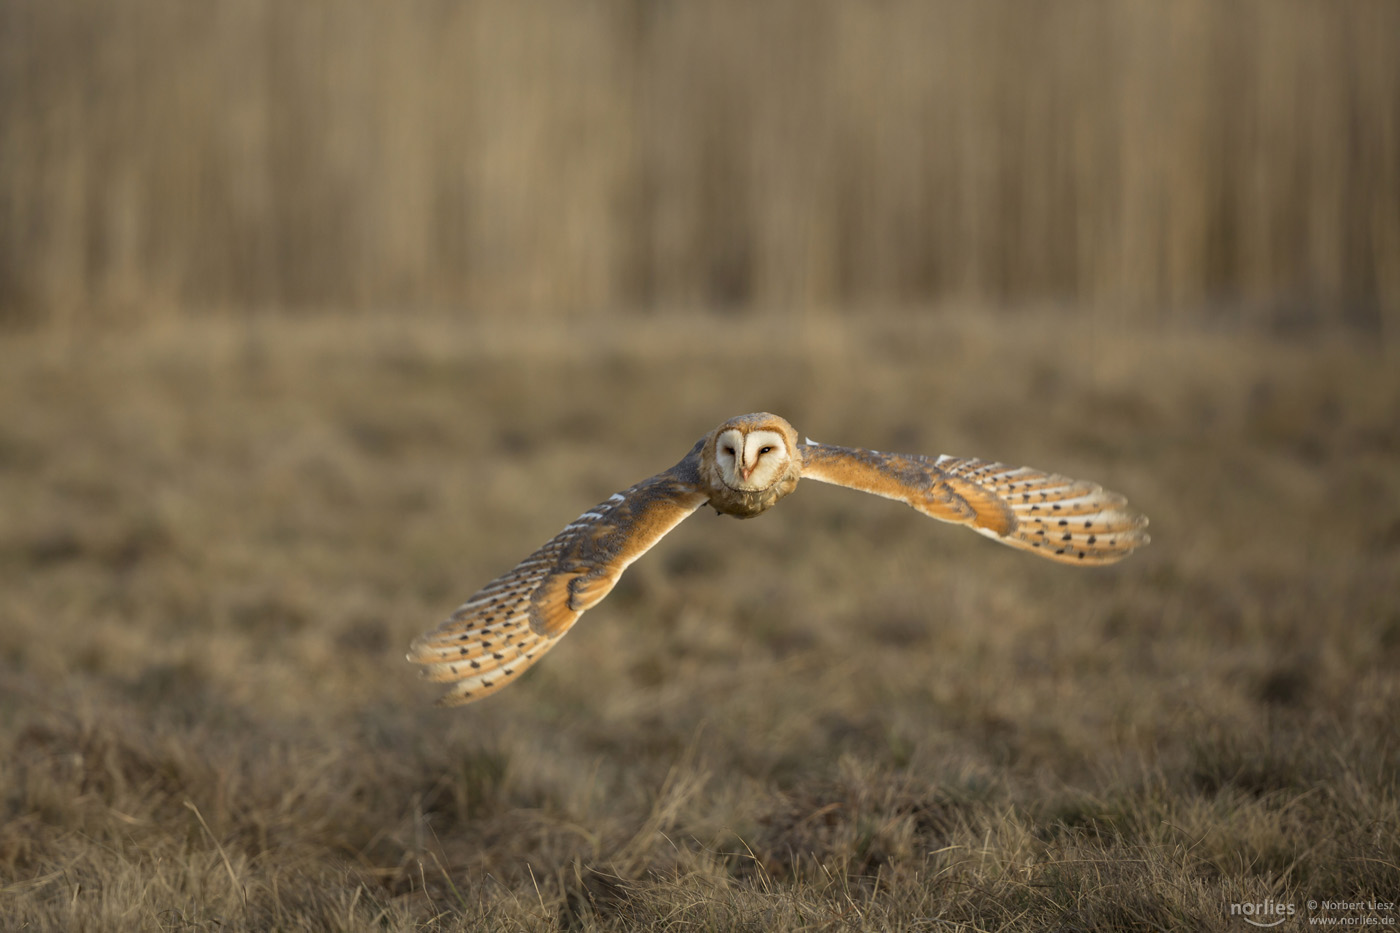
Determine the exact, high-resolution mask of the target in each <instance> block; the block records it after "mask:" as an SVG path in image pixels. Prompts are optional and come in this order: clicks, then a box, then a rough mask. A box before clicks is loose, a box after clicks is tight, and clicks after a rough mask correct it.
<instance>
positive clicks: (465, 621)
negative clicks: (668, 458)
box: [408, 444, 709, 706]
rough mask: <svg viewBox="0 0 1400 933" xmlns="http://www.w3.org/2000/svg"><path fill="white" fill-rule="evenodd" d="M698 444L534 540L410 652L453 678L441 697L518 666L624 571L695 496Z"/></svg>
mask: <svg viewBox="0 0 1400 933" xmlns="http://www.w3.org/2000/svg"><path fill="white" fill-rule="evenodd" d="M699 450H700V445H698V444H697V445H696V447H695V449H693V450H692V451H691V452H690V454H689V455H687V457H686V458H685V459H684V460H682V461H681V462H680V463H678V464H676V465H675V466H674V467H672V468H671V469H669V470H667V471H666V472H664V473H659V474H657V475H656V476H653V477H651V478H650V479H646V480H643V481H642V482H640V483H637V484H636V485H635V486H632V487H631V488H630V489H627V490H625V491H624V492H620V493H616V494H614V495H613V496H611V497H610V498H609V499H608V500H607V501H606V502H602V503H599V504H598V505H596V506H594V507H593V508H591V509H589V510H588V511H587V512H584V513H583V514H582V515H580V516H579V517H578V518H577V519H575V520H574V521H572V522H570V523H569V524H568V525H566V526H564V530H563V531H561V532H559V534H557V535H555V536H554V537H553V538H550V539H549V540H548V541H546V542H545V543H544V545H542V546H541V547H540V549H539V550H537V551H535V553H533V554H531V555H530V556H529V557H527V558H525V559H524V560H523V561H521V562H520V563H519V564H517V565H516V566H515V568H514V569H513V570H511V571H510V572H509V573H506V574H504V575H502V576H500V577H497V578H496V579H495V580H492V581H491V582H490V583H488V584H486V585H485V586H484V587H482V588H481V589H480V590H479V591H478V592H477V593H476V594H475V595H473V596H472V597H471V599H469V600H467V601H466V602H465V603H463V604H462V605H461V606H460V607H458V609H457V610H456V611H455V612H453V613H452V615H451V616H449V617H448V619H447V620H446V621H445V622H443V623H442V625H440V626H439V627H438V628H437V629H435V630H434V631H431V632H428V633H427V634H424V635H421V636H419V637H418V638H417V639H416V640H415V641H414V642H413V644H412V645H411V646H410V648H409V653H408V660H410V661H413V662H415V663H418V664H422V665H424V666H425V667H424V670H423V676H424V677H426V678H428V679H429V680H434V681H440V682H443V683H449V682H451V683H453V686H452V688H451V690H449V691H448V692H447V693H446V694H445V695H444V696H443V697H442V698H441V699H440V700H439V701H438V703H439V705H442V706H456V705H459V704H462V703H470V702H472V701H474V700H479V699H481V698H482V697H485V696H488V695H490V694H492V693H495V692H496V691H497V690H499V689H501V688H502V687H504V686H505V685H506V684H508V683H510V682H511V681H513V680H514V679H515V678H516V677H518V676H520V674H522V673H523V672H524V671H525V670H526V669H527V668H529V667H530V666H531V665H533V664H534V663H535V662H536V661H538V660H539V658H540V655H542V654H544V653H545V652H546V651H548V650H549V649H550V648H552V647H553V646H554V644H555V642H557V641H558V640H559V639H560V638H562V637H563V636H564V633H565V632H567V631H568V630H569V628H570V627H571V626H572V625H573V624H574V622H576V621H578V618H579V616H581V615H583V613H584V612H585V611H586V610H588V609H590V608H592V607H593V606H594V605H596V604H597V603H598V601H599V600H601V599H602V598H603V597H604V596H606V595H608V593H609V592H610V591H611V590H612V588H613V586H614V585H615V584H616V583H617V581H618V578H619V577H621V576H622V571H624V570H625V569H627V566H628V565H629V564H631V563H632V562H633V561H634V560H636V559H637V558H638V557H641V556H642V555H643V554H645V553H646V552H647V551H648V550H650V549H651V547H652V545H654V544H656V542H657V541H659V540H660V539H661V537H662V536H663V535H665V534H666V532H668V531H670V530H671V529H672V528H674V527H675V526H676V525H678V524H679V523H680V522H681V521H682V520H683V519H684V518H686V517H687V516H688V515H690V514H691V513H692V512H694V511H695V510H696V509H698V508H699V507H700V506H701V505H703V504H704V503H705V502H706V501H707V500H708V499H709V496H708V495H707V494H705V493H704V492H702V491H701V490H700V483H699V472H698V469H699V467H698V464H699Z"/></svg>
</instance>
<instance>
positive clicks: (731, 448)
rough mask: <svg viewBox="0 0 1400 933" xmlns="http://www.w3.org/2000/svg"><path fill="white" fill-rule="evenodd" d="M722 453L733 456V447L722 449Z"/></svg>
mask: <svg viewBox="0 0 1400 933" xmlns="http://www.w3.org/2000/svg"><path fill="white" fill-rule="evenodd" d="M724 452H725V453H727V454H729V456H731V457H732V456H734V448H733V447H726V448H724Z"/></svg>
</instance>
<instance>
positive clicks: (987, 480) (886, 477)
mask: <svg viewBox="0 0 1400 933" xmlns="http://www.w3.org/2000/svg"><path fill="white" fill-rule="evenodd" d="M801 450H802V453H803V465H802V476H803V478H806V479H815V480H819V481H821V482H824V483H834V484H836V485H838V486H849V487H850V488H852V489H859V490H862V491H864V492H869V493H874V494H875V495H879V496H884V497H886V498H889V499H897V500H899V501H901V502H905V503H907V504H908V505H910V506H912V507H914V508H915V509H918V510H919V511H920V512H923V513H924V514H925V515H928V516H930V517H932V518H937V519H939V520H941V521H945V522H954V523H956V524H961V525H968V526H970V527H971V528H972V529H973V530H975V531H977V532H979V533H981V534H984V535H986V536H987V537H989V538H993V539H995V540H997V541H1000V542H1001V543H1003V544H1007V545H1010V546H1011V547H1015V548H1021V549H1023V550H1027V551H1031V552H1033V553H1036V554H1039V555H1041V556H1042V557H1048V558H1050V559H1051V560H1057V561H1061V562H1063V563H1068V564H1111V563H1114V562H1115V561H1119V560H1122V559H1123V558H1124V557H1127V556H1128V555H1129V554H1131V553H1132V552H1133V550H1134V549H1136V548H1139V547H1142V546H1143V545H1145V544H1147V543H1148V541H1149V540H1150V539H1149V538H1148V536H1147V532H1146V531H1144V530H1143V529H1144V528H1146V527H1147V517H1146V516H1144V515H1142V514H1141V513H1139V512H1137V511H1135V510H1133V509H1132V508H1131V507H1129V506H1128V505H1127V500H1126V499H1124V498H1123V497H1122V496H1120V495H1119V494H1118V493H1115V492H1108V491H1107V490H1105V489H1103V488H1102V487H1100V486H1098V485H1096V484H1094V483H1089V482H1085V481H1083V480H1074V479H1070V478H1069V477H1066V476H1059V475H1056V474H1053V473H1043V472H1041V471H1039V470H1033V469H1031V468H1030V467H1012V466H1007V465H1006V464H1003V463H993V462H991V461H988V460H976V459H972V458H967V457H946V456H945V457H938V458H929V457H920V456H916V455H908V454H887V453H880V452H879V451H873V450H861V449H859V448H851V447H834V446H830V445H827V444H807V445H804V446H803V447H802V448H801Z"/></svg>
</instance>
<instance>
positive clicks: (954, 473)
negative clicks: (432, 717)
mask: <svg viewBox="0 0 1400 933" xmlns="http://www.w3.org/2000/svg"><path fill="white" fill-rule="evenodd" d="M804 478H805V479H815V480H819V481H821V482H823V483H834V484H835V485H837V486H849V487H850V488H852V489H859V490H861V491H862V492H872V493H875V494H876V495H878V496H884V497H885V498H887V499H897V500H899V501H900V502H904V503H906V504H908V505H910V506H913V507H914V508H916V509H918V510H919V511H920V512H923V513H924V514H925V515H927V516H929V517H931V518H936V519H939V520H940V521H945V522H954V523H956V524H959V525H967V526H968V527H970V528H971V529H972V530H973V531H976V532H979V533H981V534H984V535H986V536H987V537H989V538H992V539H994V540H997V541H1000V542H1001V543H1002V544H1008V545H1010V546H1011V547H1014V548H1020V549H1022V550H1025V551H1030V552H1031V553H1032V554H1039V555H1040V556H1042V557H1048V558H1049V559H1051V560H1055V561H1059V562H1061V563H1065V564H1111V563H1113V562H1115V561H1118V560H1122V559H1123V558H1124V557H1127V556H1128V555H1129V554H1131V553H1132V552H1133V550H1134V549H1135V548H1139V547H1142V546H1143V545H1145V544H1147V542H1148V537H1147V533H1146V532H1145V531H1143V529H1144V528H1145V527H1146V526H1147V517H1146V516H1144V515H1142V514H1141V513H1139V512H1136V511H1134V510H1132V509H1131V508H1129V507H1128V506H1127V503H1126V500H1125V499H1124V498H1123V497H1122V496H1120V495H1118V494H1117V493H1114V492H1107V491H1105V490H1104V489H1103V488H1102V487H1100V486H1097V485H1095V484H1094V483H1087V482H1082V481H1080V480H1073V479H1069V478H1068V477H1064V476H1056V475H1054V474H1052V473H1042V472H1040V471H1039V470H1032V469H1030V468H1029V467H1009V466H1006V465H1005V464H1002V463H992V462H990V461H987V460H973V459H970V458H965V457H948V456H941V457H937V458H934V459H930V458H928V457H921V456H918V455H910V454H887V453H880V452H879V451H874V450H861V449H859V448H855V447H833V446H830V445H827V444H818V443H815V442H814V441H812V440H810V439H808V440H805V441H802V442H801V443H799V442H798V439H797V432H796V431H795V430H793V427H792V425H790V424H788V423H787V422H786V421H785V420H783V419H782V418H779V417H778V416H777V415H770V414H768V413H767V412H759V413H757V414H752V415H740V416H739V417H737V418H731V419H729V420H728V421H726V422H725V423H724V424H722V425H720V426H719V427H717V428H715V429H714V430H713V431H712V432H710V433H709V434H708V435H706V436H705V437H702V438H701V439H700V440H699V441H697V442H696V444H695V446H694V447H692V448H691V449H690V453H688V454H686V455H685V457H684V458H683V459H682V460H681V462H680V463H677V464H676V465H675V466H673V467H671V468H670V469H669V470H666V471H665V472H663V473H658V474H657V475H655V476H653V477H651V478H650V479H644V480H642V481H641V482H640V483H637V484H636V485H635V486H632V487H631V488H630V489H626V490H624V491H622V492H619V493H615V494H614V495H612V496H610V497H609V498H608V500H607V501H606V502H603V503H600V504H599V505H596V506H594V507H593V508H591V509H589V510H588V511H587V512H584V513H583V514H582V515H580V516H579V517H578V518H577V519H575V520H574V521H572V522H570V523H569V524H567V525H565V526H564V530H563V531H561V532H559V534H557V535H555V536H554V537H553V538H551V539H549V540H548V541H546V542H545V543H544V545H543V546H542V547H540V549H539V550H537V551H535V553H533V554H531V555H530V556H529V557H527V558H525V559H524V560H523V561H521V562H520V563H519V564H518V565H516V567H515V569H514V570H511V571H510V572H509V573H506V574H505V575H504V576H501V577H497V578H496V579H495V580H492V581H491V582H490V583H488V584H486V586H484V587H482V588H481V589H480V590H479V591H478V592H477V593H476V595H475V596H473V597H472V598H471V599H469V600H467V601H466V602H465V603H464V604H463V605H462V606H461V607H459V608H458V609H457V611H456V612H454V613H452V615H451V616H450V617H449V618H448V619H447V621H445V622H443V623H442V625H440V626H439V627H438V628H437V629H435V630H434V631H431V632H428V633H426V634H424V635H421V636H419V637H418V638H417V639H416V640H415V641H414V642H413V645H412V646H411V648H410V651H409V654H408V660H410V661H413V662H414V663H417V664H422V665H424V671H423V674H424V676H426V677H427V678H428V679H429V680H434V681H440V682H443V683H451V684H452V687H451V689H450V690H449V691H448V692H447V693H446V694H445V695H444V696H443V697H442V698H441V699H440V700H439V703H440V704H441V705H444V706H455V705H458V704H461V703H470V702H472V701H474V700H479V699H481V698H482V697H484V696H488V695H489V694H492V693H495V692H496V691H497V690H499V689H501V688H502V687H504V686H505V685H506V684H508V683H510V682H511V681H513V680H514V679H515V678H516V677H518V676H520V674H521V673H522V672H524V671H525V669H526V668H528V667H530V666H531V665H532V664H534V663H535V662H536V661H538V660H539V659H540V656H541V655H543V654H544V653H545V652H546V651H548V650H549V649H550V648H552V647H553V646H554V644H555V642H557V641H559V639H560V638H562V637H564V633H565V632H567V631H568V630H569V629H570V627H572V626H573V624H574V623H575V622H576V621H578V617H579V616H581V615H583V613H584V612H586V611H587V610H589V609H591V608H593V606H595V605H596V604H597V603H598V601H599V600H601V599H602V598H603V597H604V596H606V595H608V592H609V591H611V590H612V588H613V586H614V585H615V584H616V583H617V580H618V578H619V577H621V576H622V571H624V570H626V569H627V565H629V564H631V563H632V561H634V560H636V559H637V558H639V557H641V556H642V555H643V554H645V553H646V552H647V551H648V550H649V549H650V548H651V546H652V545H654V544H655V543H656V542H657V541H659V540H660V539H661V536H662V535H664V534H666V532H668V531H670V530H671V529H672V528H674V527H676V525H678V524H679V523H680V521H681V519H683V518H685V517H686V516H688V515H690V514H691V513H692V512H694V511H695V510H696V509H698V508H700V507H701V506H702V505H706V504H708V505H710V506H712V507H713V508H714V509H715V511H716V512H718V513H721V514H724V515H733V516H735V517H736V518H753V517H754V516H755V515H758V514H760V513H762V512H765V511H767V510H768V509H770V508H772V507H773V506H774V505H775V504H776V503H777V501H778V500H779V499H781V498H783V496H786V495H787V494H788V493H790V492H792V491H793V490H794V489H796V488H797V482H798V480H800V479H804Z"/></svg>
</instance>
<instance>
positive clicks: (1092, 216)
mask: <svg viewBox="0 0 1400 933" xmlns="http://www.w3.org/2000/svg"><path fill="white" fill-rule="evenodd" d="M1397 36H1400V3H1395V2H1393V0H1370V2H1368V0H1347V2H1341V0H1325V2H1318V0H1240V2H1230V3H1222V2H1218V0H1170V2H1169V0H1134V2H1120V0H1068V2H1057V3H1030V2H1020V0H983V2H975V3H974V2H951V0H948V2H928V0H885V2H879V3H861V4H856V3H846V2H839V0H793V2H760V3H753V2H748V0H734V2H714V3H704V4H699V3H695V4H686V3H663V2H652V0H632V2H587V3H579V2H526V3H515V2H464V3H455V2H429V0H407V2H396V3H362V4H346V3H333V2H327V0H303V2H296V3H285V2H279V0H240V2H238V3H227V2H226V3H189V2H185V0H125V2H123V3H120V4H113V3H109V2H105V0H61V2H51V3H36V2H31V0H3V2H0V124H3V126H4V132H3V135H0V320H3V321H7V322H10V323H12V324H13V323H36V322H44V321H49V320H64V321H69V322H73V323H86V322H89V321H94V320H109V321H110V320H119V321H127V320H130V319H132V318H152V317H161V316H169V315H188V314H197V313H207V312H210V311H215V312H240V311H243V310H248V309H253V310H268V309H286V310H293V311H301V310H308V309H318V310H325V309H331V310H339V309H386V310H394V311H399V310H404V309H411V308H420V307H430V308H439V309H453V310H457V309H463V310H466V311H469V312H470V313H473V314H477V315H483V316H491V315H506V314H514V313H519V312H523V311H530V312H539V313H545V314H553V313H562V314H572V313H586V312H593V311H599V310H607V311H632V310H645V309H685V308H692V307H704V308H723V309H734V310H736V311H746V310H750V309H762V310H772V309H791V310H796V311H802V310H807V309H827V310H829V309H850V308H864V307H872V306H881V307H898V308H914V307H919V308H928V307H935V306H937V304H938V303H939V302H947V301H959V302H963V301H971V302H975V303H978V304H980V305H983V306H1008V305H1023V306H1024V305H1026V304H1040V303H1046V302H1049V303H1055V304H1063V305H1067V306H1074V307H1076V308H1081V309H1084V310H1085V312H1086V313H1096V314H1106V315H1124V316H1134V317H1135V316H1145V317H1149V318H1156V317H1161V318H1168V319H1175V318H1177V317H1179V316H1181V315H1192V314H1206V315H1222V314H1229V315H1232V316H1233V317H1234V318H1236V319H1238V318H1239V317H1240V316H1244V317H1245V319H1246V320H1247V321H1253V320H1262V321H1264V322H1265V323H1267V324H1274V323H1277V322H1279V321H1282V322H1285V323H1287V322H1294V323H1297V322H1299V321H1302V322H1303V323H1305V324H1313V323H1317V322H1323V323H1326V324H1336V323H1340V324H1345V325H1346V326H1348V327H1361V328H1364V329H1366V330H1367V331H1369V332H1376V331H1380V332H1383V333H1386V334H1388V335H1390V339H1394V338H1393V335H1394V333H1395V332H1396V331H1397V330H1400V55H1397V54H1396V53H1397V46H1396V37H1397ZM1227 309H1228V310H1227Z"/></svg>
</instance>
